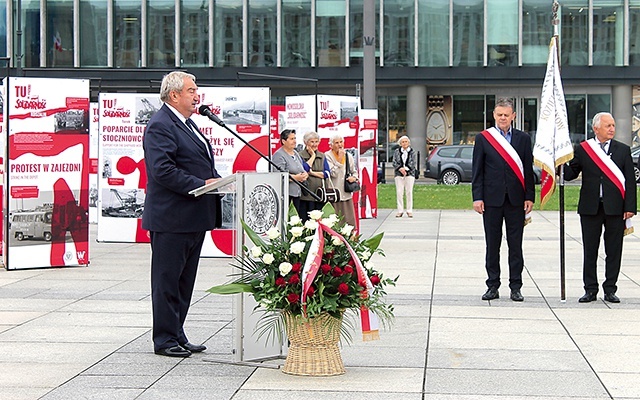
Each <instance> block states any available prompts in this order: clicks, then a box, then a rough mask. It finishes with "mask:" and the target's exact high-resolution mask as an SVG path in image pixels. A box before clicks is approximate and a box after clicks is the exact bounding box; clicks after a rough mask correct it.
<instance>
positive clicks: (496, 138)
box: [482, 127, 526, 189]
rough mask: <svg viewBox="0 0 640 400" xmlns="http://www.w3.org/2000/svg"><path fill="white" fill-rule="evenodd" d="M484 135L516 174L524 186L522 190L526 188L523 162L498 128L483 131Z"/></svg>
mask: <svg viewBox="0 0 640 400" xmlns="http://www.w3.org/2000/svg"><path fill="white" fill-rule="evenodd" d="M482 135H483V136H484V137H485V139H487V141H488V142H489V144H491V146H493V148H494V149H496V151H497V152H498V154H500V156H501V157H502V158H503V159H504V161H505V162H506V163H507V164H508V165H509V167H511V169H512V170H513V173H514V174H516V176H517V177H518V179H519V180H520V183H521V184H522V188H523V189H526V188H525V185H524V168H523V166H522V160H521V159H520V156H519V155H518V152H517V151H516V149H514V148H513V146H511V144H510V143H509V142H508V141H507V139H505V137H504V136H502V134H501V133H500V132H499V131H498V129H497V128H496V127H491V128H489V129H487V130H486V131H482ZM512 138H513V136H512Z"/></svg>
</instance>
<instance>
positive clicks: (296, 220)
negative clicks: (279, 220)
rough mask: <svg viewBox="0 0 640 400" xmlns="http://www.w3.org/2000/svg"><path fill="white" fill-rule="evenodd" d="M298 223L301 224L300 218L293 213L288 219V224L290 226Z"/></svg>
mask: <svg viewBox="0 0 640 400" xmlns="http://www.w3.org/2000/svg"><path fill="white" fill-rule="evenodd" d="M300 224H302V220H301V219H300V217H298V216H297V215H293V216H291V218H290V219H289V225H291V226H294V225H300Z"/></svg>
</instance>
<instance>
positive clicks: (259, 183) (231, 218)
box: [190, 172, 289, 363]
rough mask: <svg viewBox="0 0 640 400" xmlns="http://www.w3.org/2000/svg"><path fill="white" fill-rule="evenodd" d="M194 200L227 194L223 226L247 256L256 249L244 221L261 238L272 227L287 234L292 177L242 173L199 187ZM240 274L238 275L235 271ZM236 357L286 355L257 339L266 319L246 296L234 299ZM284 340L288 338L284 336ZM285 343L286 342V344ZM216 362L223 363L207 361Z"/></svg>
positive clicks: (283, 348)
mask: <svg viewBox="0 0 640 400" xmlns="http://www.w3.org/2000/svg"><path fill="white" fill-rule="evenodd" d="M190 194H191V195H194V196H203V195H204V196H207V195H210V194H218V195H220V194H224V198H223V224H225V225H227V224H228V225H229V226H233V227H234V229H235V230H236V232H237V234H236V235H235V237H236V240H235V242H236V243H235V249H236V251H235V254H237V255H238V257H242V256H244V252H243V248H244V247H245V246H246V247H247V248H251V247H253V243H252V242H251V240H250V239H249V237H248V236H247V235H246V234H245V232H244V230H242V225H241V224H240V219H242V220H243V221H244V222H245V223H246V224H247V225H248V226H249V227H251V229H253V231H254V232H256V233H257V234H258V235H260V236H263V237H266V236H265V233H266V232H267V231H268V230H269V229H270V228H272V227H276V228H278V229H279V230H280V232H284V230H285V227H286V223H287V219H288V212H289V174H288V173H286V172H265V173H260V172H250V173H249V172H247V173H244V172H242V173H241V172H239V173H236V174H233V175H230V176H228V177H226V178H222V179H220V180H218V181H217V182H214V183H211V184H208V185H205V186H202V187H199V188H197V189H194V190H193V191H191V192H190ZM233 272H237V271H233ZM233 303H234V304H233V309H234V318H233V331H234V333H233V353H234V354H235V361H236V362H237V363H246V362H251V361H260V360H266V359H272V358H279V357H282V356H283V355H284V353H285V352H286V346H284V345H283V344H280V343H272V340H269V341H267V339H266V337H265V336H263V337H262V338H258V337H257V335H256V333H255V332H256V325H257V323H258V321H259V319H260V317H261V316H262V315H263V313H262V312H260V311H258V312H254V311H253V310H254V308H255V307H256V305H257V303H256V302H255V300H254V299H253V297H252V296H251V295H249V294H247V293H241V294H237V295H234V301H233ZM282 336H283V337H285V334H284V332H283V333H282ZM284 342H285V343H286V341H284ZM205 361H217V362H220V360H205Z"/></svg>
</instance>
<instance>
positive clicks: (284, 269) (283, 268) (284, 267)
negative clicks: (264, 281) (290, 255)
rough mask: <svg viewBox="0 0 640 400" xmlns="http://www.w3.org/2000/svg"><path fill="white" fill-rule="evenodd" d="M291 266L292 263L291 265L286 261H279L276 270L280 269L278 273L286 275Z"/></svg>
mask: <svg viewBox="0 0 640 400" xmlns="http://www.w3.org/2000/svg"><path fill="white" fill-rule="evenodd" d="M291 268H293V265H291V264H290V263H288V262H286V261H285V262H283V263H280V266H278V270H280V275H282V276H285V275H287V274H288V273H289V272H291Z"/></svg>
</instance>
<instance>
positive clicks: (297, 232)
mask: <svg viewBox="0 0 640 400" xmlns="http://www.w3.org/2000/svg"><path fill="white" fill-rule="evenodd" d="M302 231H304V228H303V227H302V226H294V227H292V228H291V229H289V232H291V236H293V237H294V238H296V237H300V236H302Z"/></svg>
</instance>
